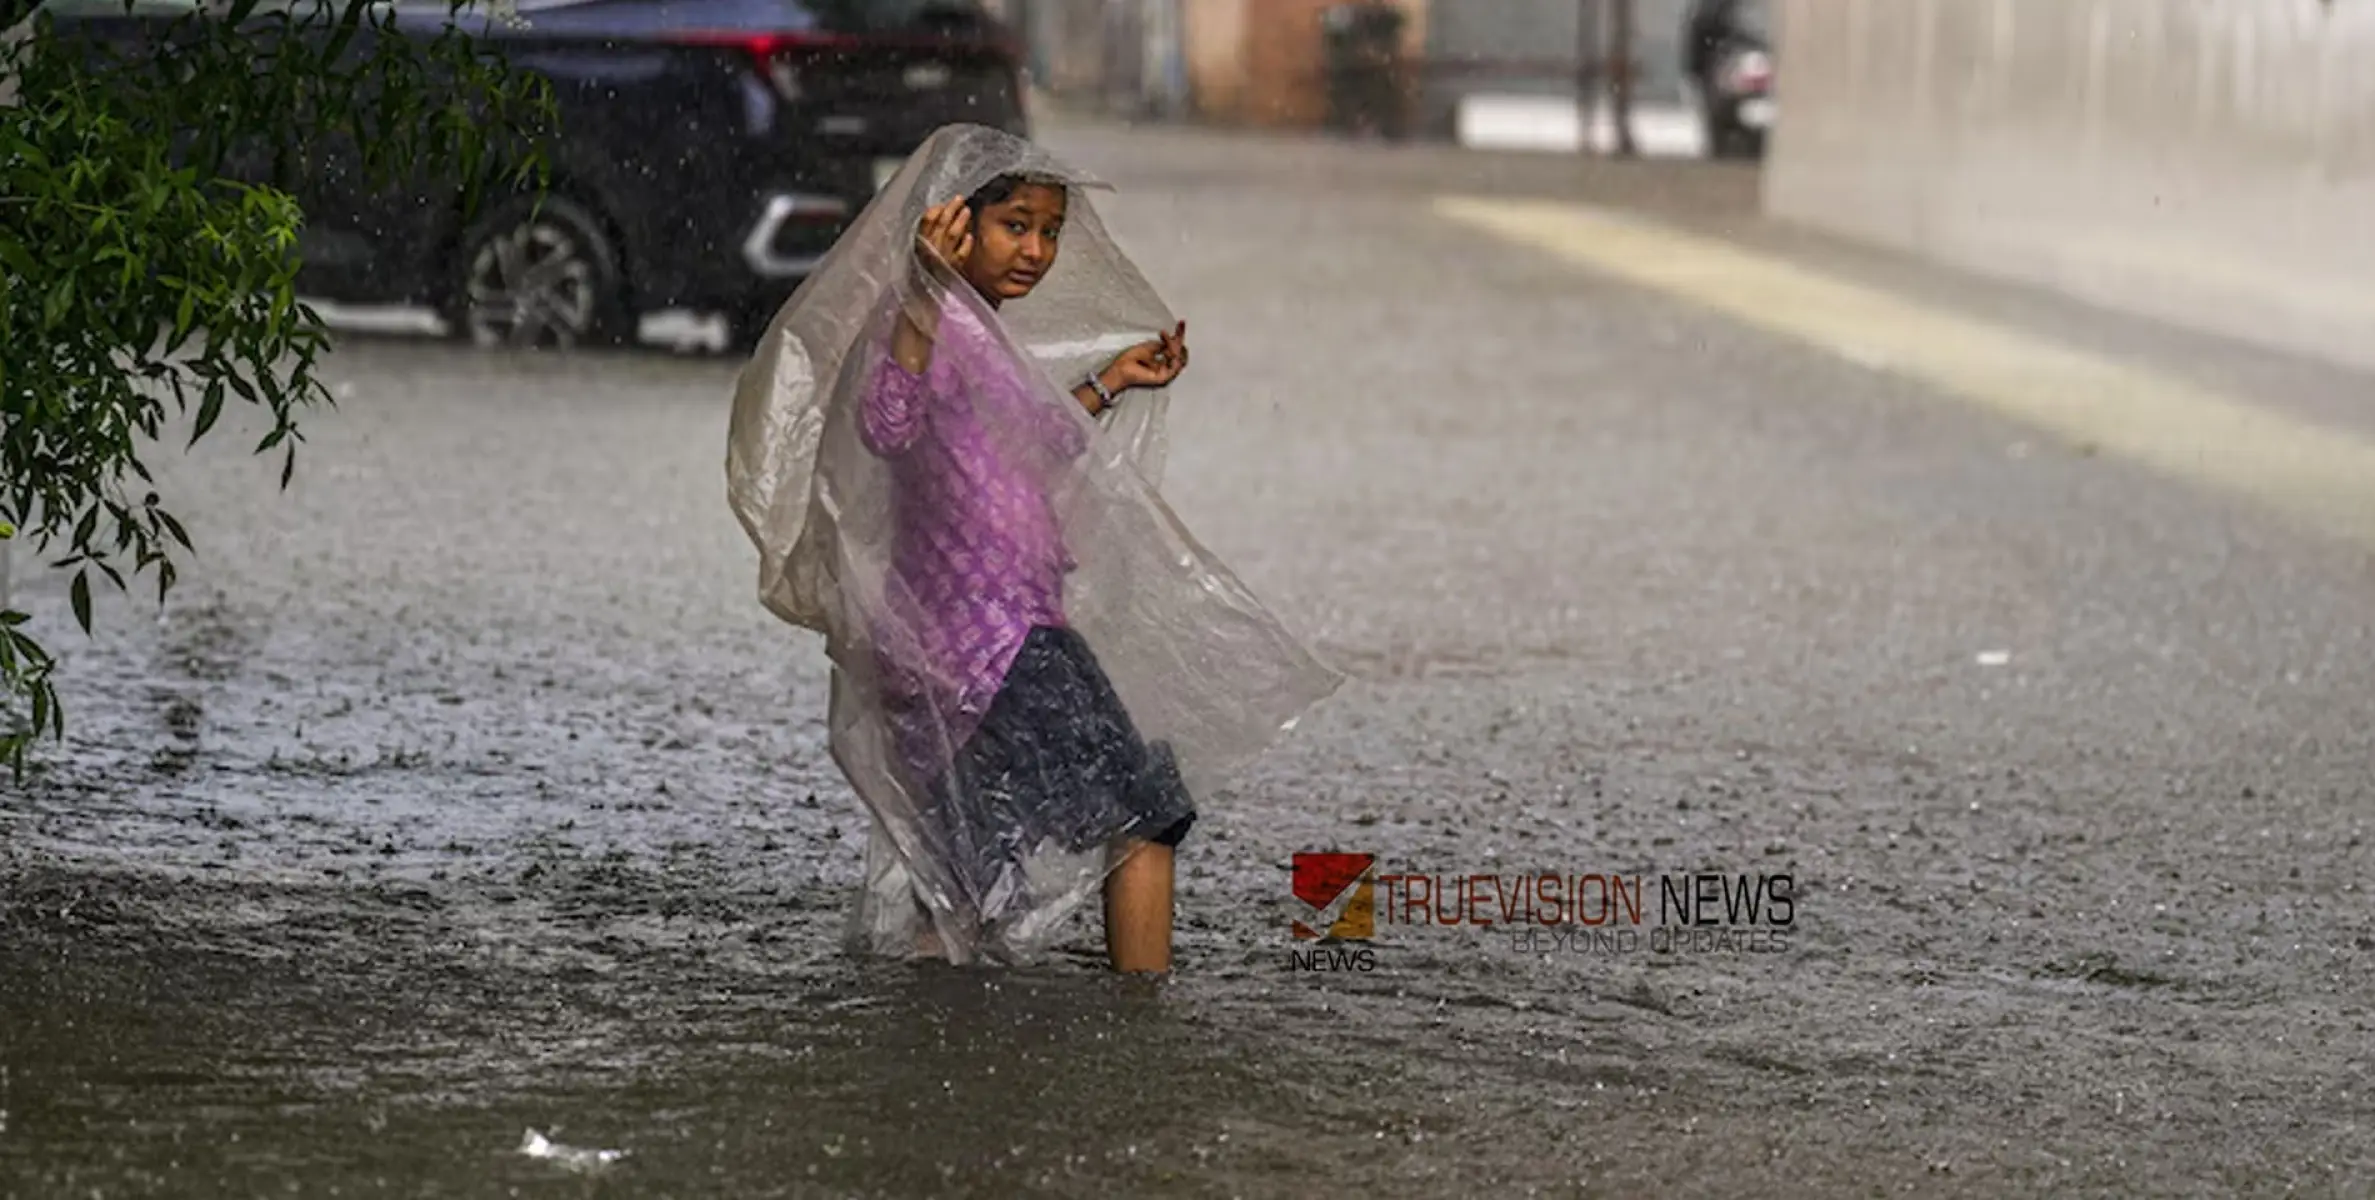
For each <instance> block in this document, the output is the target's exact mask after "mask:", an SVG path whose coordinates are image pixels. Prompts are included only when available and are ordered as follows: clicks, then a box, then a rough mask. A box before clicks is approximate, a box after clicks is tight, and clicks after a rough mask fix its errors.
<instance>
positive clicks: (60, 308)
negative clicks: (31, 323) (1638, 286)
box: [41, 275, 74, 329]
mask: <svg viewBox="0 0 2375 1200" xmlns="http://www.w3.org/2000/svg"><path fill="white" fill-rule="evenodd" d="M73 307H74V276H72V275H61V276H59V277H58V282H57V283H56V285H54V286H52V287H51V288H50V291H49V300H48V302H47V303H45V304H43V305H42V306H41V323H42V324H44V325H46V326H48V327H50V328H52V329H55V328H57V327H58V326H60V325H63V324H65V323H66V314H67V312H68V311H69V310H71V309H72V308H73Z"/></svg>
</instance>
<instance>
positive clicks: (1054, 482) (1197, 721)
mask: <svg viewBox="0 0 2375 1200" xmlns="http://www.w3.org/2000/svg"><path fill="white" fill-rule="evenodd" d="M1100 186H1101V185H1099V184H1097V183H1096V182H1095V181H1094V180H1092V179H1090V178H1088V177H1087V176H1085V175H1082V174H1080V173H1079V172H1077V171H1074V170H1072V169H1071V168H1069V167H1067V166H1065V165H1064V164H1062V163H1060V162H1057V161H1056V160H1055V159H1054V158H1052V157H1051V156H1049V155H1047V154H1046V153H1045V152H1044V151H1042V150H1040V149H1039V148H1037V147H1035V146H1032V145H1030V144H1029V143H1027V142H1024V141H1022V140H1021V139H1019V138H1015V137H1013V136H1012V135H1009V134H1006V133H1003V132H1000V131H997V130H991V129H986V128H982V127H979V126H953V127H950V128H947V129H943V130H941V131H939V132H938V133H935V134H934V135H933V136H932V138H931V139H930V140H928V141H927V142H926V143H925V145H924V146H923V147H922V148H921V149H919V150H918V151H917V152H916V154H915V155H914V156H913V157H912V158H911V159H910V160H909V162H908V163H907V165H906V166H905V168H904V169H902V170H901V171H900V173H899V175H898V176H897V177H896V178H894V179H893V180H892V181H891V183H890V184H888V185H887V186H886V187H884V189H883V190H882V192H881V193H880V194H878V195H877V197H876V198H875V200H874V202H873V203H872V204H870V205H869V206H868V207H867V209H866V211H865V212H864V213H862V214H860V215H859V217H858V218H857V220H856V221H854V222H852V224H851V226H850V227H849V229H847V230H846V231H845V232H844V233H843V234H842V236H841V238H840V240H839V242H837V243H836V245H835V247H834V250H833V252H832V254H830V255H829V256H827V258H826V260H825V261H824V263H823V264H822V265H821V266H820V267H819V268H818V270H817V272H816V274H815V275H813V276H811V277H810V278H809V279H808V280H807V281H806V282H805V283H804V284H802V286H801V288H800V291H799V292H798V293H797V294H795V295H794V296H793V297H792V300H791V303H790V304H788V305H787V306H786V307H785V309H784V311H783V313H782V314H780V315H779V316H778V317H777V319H776V323H775V325H774V327H773V328H772V329H770V330H769V331H768V334H767V336H766V337H765V338H763V339H762V340H761V343H760V349H759V352H758V354H757V355H756V356H755V357H754V358H753V360H752V362H751V364H750V366H749V367H747V368H746V369H745V370H744V372H743V374H742V378H741V380H740V383H739V386H738V390H737V393H736V397H735V405H734V415H733V425H732V429H731V430H730V433H729V443H728V456H727V479H728V498H729V500H730V501H731V503H732V505H733V507H734V511H735V514H736V517H737V518H738V519H739V520H740V521H741V523H742V525H743V528H744V530H745V531H746V532H747V533H748V534H749V535H750V537H751V539H752V541H753V543H754V544H755V545H756V546H757V548H758V550H759V558H760V597H761V600H762V602H763V603H764V604H766V606H767V607H768V608H769V609H770V610H771V611H773V612H774V613H776V614H777V615H778V616H780V617H782V618H783V619H785V620H787V621H790V622H792V623H795V624H798V625H801V626H804V627H807V628H810V629H815V630H819V631H821V632H823V633H824V634H825V635H826V638H827V651H828V653H829V655H830V657H831V659H832V664H833V693H832V712H831V719H830V739H831V740H830V745H831V748H832V753H833V757H834V760H835V762H836V763H837V764H838V765H839V766H840V767H841V769H842V771H843V772H844V774H846V775H847V776H848V778H849V780H850V783H851V785H852V787H853V789H854V790H855V791H856V792H857V794H858V796H859V798H860V799H861V800H863V801H864V802H865V804H866V806H867V808H868V809H869V811H870V813H871V815H872V816H873V818H874V823H873V835H872V839H871V842H870V846H869V856H868V857H869V869H868V882H867V887H866V889H865V891H864V893H863V894H862V896H861V903H860V908H859V913H858V930H859V932H860V933H861V935H862V936H863V937H864V940H865V942H866V945H867V946H868V947H869V948H871V949H873V950H876V951H883V952H892V953H919V952H920V953H926V954H932V955H937V956H942V957H947V958H949V959H951V960H953V961H958V962H968V961H973V960H976V959H982V958H992V959H1003V960H1013V959H1020V958H1023V957H1027V956H1028V955H1029V953H1030V952H1031V951H1033V950H1034V949H1036V948H1037V947H1038V946H1039V945H1040V944H1041V943H1043V942H1044V940H1045V939H1046V937H1047V936H1048V934H1049V933H1050V932H1051V931H1052V930H1053V929H1054V928H1055V927H1056V924H1057V922H1058V921H1059V920H1060V919H1061V918H1062V917H1063V916H1064V915H1065V914H1066V913H1068V912H1069V911H1071V910H1072V909H1073V908H1075V907H1077V906H1078V905H1079V904H1081V903H1085V902H1086V901H1087V899H1088V898H1089V897H1090V896H1092V895H1094V894H1095V893H1096V892H1097V891H1099V890H1100V889H1101V890H1102V891H1103V894H1104V899H1105V918H1106V921H1105V926H1106V928H1105V933H1106V950H1107V954H1108V956H1109V958H1110V960H1111V963H1112V965H1113V966H1114V967H1115V968H1116V969H1117V970H1121V971H1129V972H1163V971H1167V970H1168V969H1169V968H1170V965H1171V925H1172V884H1173V870H1174V856H1173V855H1174V850H1175V848H1176V847H1177V846H1178V845H1179V844H1180V841H1181V839H1182V838H1183V837H1184V836H1185V835H1186V833H1187V831H1188V829H1189V827H1190V825H1191V824H1192V823H1193V822H1194V821H1195V819H1196V809H1195V804H1194V802H1193V799H1192V796H1193V794H1194V793H1195V792H1196V791H1197V790H1200V789H1202V788H1204V787H1205V786H1206V785H1207V784H1208V783H1209V781H1211V780H1214V779H1217V778H1219V777H1220V776H1221V775H1222V774H1223V773H1225V772H1226V771H1227V770H1228V769H1230V768H1231V767H1233V766H1235V765H1237V764H1239V763H1241V762H1243V761H1245V760H1246V759H1249V758H1251V757H1252V756H1253V755H1255V754H1257V753H1259V752H1260V751H1261V750H1262V749H1264V748H1266V747H1267V746H1268V745H1269V744H1270V743H1271V742H1272V741H1273V740H1274V739H1275V738H1276V737H1277V736H1278V735H1279V734H1281V733H1283V732H1284V731H1285V730H1286V729H1287V728H1289V727H1291V726H1292V725H1293V723H1294V722H1295V721H1296V720H1297V719H1298V718H1299V717H1300V715H1301V714H1302V713H1303V712H1304V711H1305V710H1306V709H1308V708H1309V707H1310V706H1311V705H1313V704H1315V703H1317V702H1318V701H1319V700H1321V699H1323V698H1325V697H1326V696H1327V695H1328V694H1330V693H1331V692H1333V691H1334V689H1335V688H1336V687H1337V686H1338V684H1339V683H1340V676H1338V675H1336V673H1335V672H1333V671H1331V670H1329V669H1328V668H1326V667H1324V666H1322V665H1321V664H1319V663H1318V662H1317V661H1316V660H1314V659H1313V658H1311V656H1310V655H1309V654H1308V652H1306V651H1305V650H1304V649H1303V647H1302V646H1301V645H1300V644H1299V643H1298V642H1297V641H1296V640H1295V639H1294V638H1293V637H1292V636H1291V635H1289V634H1288V633H1287V632H1286V631H1285V630H1284V629H1283V628H1281V627H1280V626H1279V625H1278V623H1277V622H1276V621H1275V620H1274V619H1273V618H1272V617H1271V616H1270V614H1269V613H1268V612H1267V611H1266V610H1264V609H1263V608H1262V606H1261V605H1260V604H1259V603H1258V602H1257V601H1255V600H1254V599H1253V597H1252V596H1251V595H1250V594H1249V593H1247V592H1246V590H1245V589H1244V587H1243V586H1242V585H1241V584H1240V583H1239V582H1238V581H1237V580H1236V579H1235V578H1234V577H1233V576H1232V575H1231V574H1230V573H1229V572H1228V571H1227V569H1226V568H1224V567H1223V566H1221V565H1220V564H1219V563H1218V562H1216V561H1214V560H1213V559H1212V557H1211V555H1210V554H1209V553H1207V552H1206V551H1205V550H1204V549H1203V548H1202V547H1201V546H1199V545H1197V544H1196V542H1195V541H1194V539H1193V538H1192V537H1190V536H1189V535H1188V534H1187V532H1186V531H1185V530H1184V529H1183V528H1182V527H1180V525H1179V523H1178V521H1177V519H1176V517H1175V516H1174V515H1173V514H1172V513H1171V511H1170V509H1169V508H1168V507H1167V506H1165V505H1164V504H1163V502H1162V500H1161V498H1160V497H1159V496H1157V495H1156V494H1155V491H1154V487H1155V484H1156V481H1157V479H1158V477H1159V475H1160V464H1161V454H1160V447H1161V427H1162V416H1163V412H1164V404H1165V397H1166V394H1167V392H1166V389H1168V388H1169V386H1170V385H1171V384H1173V383H1174V382H1175V381H1177V380H1178V379H1179V378H1180V377H1181V373H1182V372H1183V371H1185V370H1186V368H1187V365H1188V347H1187V326H1186V323H1185V322H1182V321H1179V320H1177V319H1176V318H1175V317H1174V316H1173V315H1172V314H1171V313H1170V311H1169V310H1168V308H1167V307H1165V306H1164V304H1163V303H1162V301H1161V299H1160V298H1159V297H1157V296H1156V295H1155V294H1154V291H1153V289H1152V288H1151V287H1149V286H1148V285H1147V283H1146V280H1145V278H1144V277H1143V276H1142V275H1140V274H1139V273H1138V271H1137V269H1136V267H1134V266H1133V265H1132V264H1131V263H1130V262H1129V260H1128V258H1127V257H1126V256H1124V255H1123V254H1122V253H1121V251H1120V249H1119V248H1118V247H1117V246H1116V245H1115V244H1114V243H1113V241H1112V239H1111V238H1110V236H1108V235H1107V233H1106V232H1105V230H1104V226H1103V224H1102V223H1101V222H1100V221H1099V219H1098V217H1097V214H1096V211H1095V209H1094V207H1093V206H1092V205H1091V204H1090V203H1089V201H1088V197H1087V195H1086V193H1087V192H1088V191H1089V190H1091V189H1093V188H1097V187H1100ZM1092 646H1093V647H1094V649H1093V650H1092V648H1091V647H1092ZM1191 784H1193V785H1194V786H1193V787H1191Z"/></svg>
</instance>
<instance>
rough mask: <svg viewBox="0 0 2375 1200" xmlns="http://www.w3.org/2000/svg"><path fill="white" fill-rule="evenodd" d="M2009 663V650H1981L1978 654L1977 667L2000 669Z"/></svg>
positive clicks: (2010, 656)
mask: <svg viewBox="0 0 2375 1200" xmlns="http://www.w3.org/2000/svg"><path fill="white" fill-rule="evenodd" d="M2011 661H2012V652H2011V651H2010V650H1982V651H1980V652H1979V665H1980V666H1983V667H2000V666H2003V665H2004V664H2005V663H2008V662H2011Z"/></svg>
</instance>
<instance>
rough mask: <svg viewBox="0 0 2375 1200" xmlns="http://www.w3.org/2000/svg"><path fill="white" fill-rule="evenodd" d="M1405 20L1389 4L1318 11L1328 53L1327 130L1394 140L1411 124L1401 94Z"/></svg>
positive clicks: (1370, 0)
mask: <svg viewBox="0 0 2375 1200" xmlns="http://www.w3.org/2000/svg"><path fill="white" fill-rule="evenodd" d="M1409 20H1410V18H1409V17H1408V16H1407V15H1406V14H1404V13H1403V12H1402V10H1401V9H1400V8H1398V7H1396V6H1394V5H1392V4H1387V3H1380V2H1378V0H1367V2H1364V3H1350V4H1332V5H1329V6H1328V7H1327V8H1326V9H1324V10H1322V12H1321V25H1320V29H1321V37H1322V39H1323V41H1324V43H1325V46H1326V49H1327V84H1328V88H1327V93H1328V128H1329V129H1331V130H1333V131H1335V132H1337V133H1341V134H1361V133H1371V132H1374V133H1377V134H1380V135H1382V136H1384V137H1387V138H1390V139H1393V140H1396V141H1399V140H1401V139H1403V138H1405V137H1408V136H1409V133H1410V121H1409V113H1408V111H1407V109H1408V105H1407V104H1405V103H1404V100H1403V93H1402V79H1401V74H1402V31H1403V29H1404V27H1405V26H1407V25H1408V23H1409Z"/></svg>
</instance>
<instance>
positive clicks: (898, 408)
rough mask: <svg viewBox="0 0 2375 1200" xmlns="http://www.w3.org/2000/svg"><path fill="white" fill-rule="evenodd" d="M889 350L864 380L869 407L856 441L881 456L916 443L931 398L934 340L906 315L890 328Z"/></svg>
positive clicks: (861, 417)
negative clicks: (872, 373) (871, 374)
mask: <svg viewBox="0 0 2375 1200" xmlns="http://www.w3.org/2000/svg"><path fill="white" fill-rule="evenodd" d="M890 351H891V352H890V353H889V354H888V355H885V356H884V357H883V360H882V361H881V362H880V363H878V364H876V365H875V368H874V377H873V378H872V379H869V380H868V381H867V382H866V403H865V406H864V408H863V409H862V410H861V411H860V412H859V414H858V439H859V440H860V441H862V442H864V443H865V444H866V448H867V449H868V450H871V451H873V452H874V453H875V454H876V455H877V456H879V457H882V458H893V457H896V456H898V455H900V454H903V453H905V452H906V451H907V448H908V447H909V446H912V445H914V444H915V439H916V438H917V437H918V436H920V435H921V434H922V433H923V431H924V413H925V409H926V406H927V405H928V404H929V402H930V400H931V395H932V365H933V363H932V340H931V338H929V337H927V336H926V335H925V334H924V332H923V331H922V330H921V329H919V328H917V326H916V322H915V320H914V318H912V317H911V316H909V315H908V314H907V313H906V312H904V311H902V312H901V313H900V314H899V319H898V321H897V323H896V324H895V326H894V328H893V330H892V333H891V345H890Z"/></svg>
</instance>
